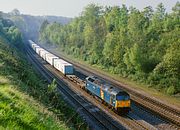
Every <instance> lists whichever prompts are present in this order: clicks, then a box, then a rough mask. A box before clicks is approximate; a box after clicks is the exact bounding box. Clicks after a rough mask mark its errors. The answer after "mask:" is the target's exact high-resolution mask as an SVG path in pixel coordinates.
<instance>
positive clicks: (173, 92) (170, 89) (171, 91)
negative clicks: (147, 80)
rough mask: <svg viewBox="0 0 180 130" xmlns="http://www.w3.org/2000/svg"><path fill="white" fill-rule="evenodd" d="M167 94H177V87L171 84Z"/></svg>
mask: <svg viewBox="0 0 180 130" xmlns="http://www.w3.org/2000/svg"><path fill="white" fill-rule="evenodd" d="M166 92H167V94H169V95H173V94H175V87H174V86H170V87H169V88H168V89H167V91H166Z"/></svg>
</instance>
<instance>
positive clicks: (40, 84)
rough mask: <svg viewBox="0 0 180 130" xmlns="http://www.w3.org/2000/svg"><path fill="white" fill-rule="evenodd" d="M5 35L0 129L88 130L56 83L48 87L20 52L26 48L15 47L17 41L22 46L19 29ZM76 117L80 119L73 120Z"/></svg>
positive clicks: (0, 46)
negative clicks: (63, 96) (66, 101)
mask: <svg viewBox="0 0 180 130" xmlns="http://www.w3.org/2000/svg"><path fill="white" fill-rule="evenodd" d="M2 25H3V26H2V27H3V29H4V28H5V26H4V24H2ZM3 31H4V32H0V115H1V116H0V129H1V128H4V129H8V130H14V129H18V130H26V129H32V130H34V129H43V130H46V129H47V130H50V129H76V128H80V129H87V125H86V124H85V123H84V121H83V120H82V119H81V118H80V117H79V116H78V114H77V113H76V112H75V111H74V109H72V108H70V107H69V106H68V105H67V103H65V102H64V101H63V99H62V97H61V95H59V94H58V93H56V91H54V90H55V88H56V83H55V80H53V82H52V83H51V84H50V85H49V87H48V84H47V82H45V81H43V80H42V77H41V75H39V74H37V73H36V71H35V70H34V69H33V68H32V65H30V64H29V62H28V61H27V59H26V58H25V57H24V53H22V52H21V51H20V49H21V48H22V46H19V44H15V43H14V40H15V41H17V43H18V38H16V37H17V36H18V35H16V34H17V33H16V31H17V28H15V27H14V26H8V27H6V30H3ZM8 32H9V34H7V33H8ZM9 35H11V36H10V37H8V36H9ZM7 38H8V39H7ZM19 42H21V41H19ZM13 44H14V45H13ZM6 80H7V81H8V82H6ZM74 113H76V116H73V117H72V115H74ZM65 121H68V122H65ZM80 126H81V127H80Z"/></svg>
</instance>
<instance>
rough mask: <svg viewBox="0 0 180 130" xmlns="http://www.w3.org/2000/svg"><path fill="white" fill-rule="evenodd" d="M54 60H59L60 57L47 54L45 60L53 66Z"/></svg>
mask: <svg viewBox="0 0 180 130" xmlns="http://www.w3.org/2000/svg"><path fill="white" fill-rule="evenodd" d="M54 59H59V57H57V56H55V55H53V54H51V53H47V54H45V60H46V61H47V62H48V63H49V64H50V65H52V66H54Z"/></svg>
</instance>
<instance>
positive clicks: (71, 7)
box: [0, 0, 178, 18]
mask: <svg viewBox="0 0 180 130" xmlns="http://www.w3.org/2000/svg"><path fill="white" fill-rule="evenodd" d="M177 1H178V0H0V11H3V12H6V13H7V12H10V11H12V10H13V9H15V8H16V9H18V10H19V11H20V12H21V13H22V14H31V15H56V16H65V17H72V18H73V17H77V16H79V15H80V13H81V12H82V11H83V9H84V7H86V6H87V5H88V4H90V3H95V4H98V5H101V6H115V5H116V6H117V5H118V6H121V5H122V4H125V5H126V6H127V7H129V6H133V7H136V8H137V9H139V10H142V9H143V8H144V7H146V6H152V7H153V8H154V9H155V8H156V6H157V5H158V4H159V3H160V2H162V3H163V4H164V6H165V8H166V11H167V12H170V11H171V9H172V7H173V6H174V5H175V4H176V2H177Z"/></svg>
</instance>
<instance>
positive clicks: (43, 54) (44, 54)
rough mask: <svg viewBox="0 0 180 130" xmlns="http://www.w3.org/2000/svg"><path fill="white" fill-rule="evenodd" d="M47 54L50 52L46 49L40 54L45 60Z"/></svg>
mask: <svg viewBox="0 0 180 130" xmlns="http://www.w3.org/2000/svg"><path fill="white" fill-rule="evenodd" d="M46 54H50V53H49V52H48V51H46V50H41V51H40V54H39V55H40V57H42V58H43V59H44V60H45V58H46Z"/></svg>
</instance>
